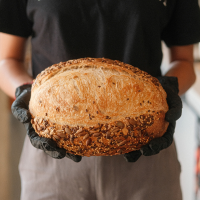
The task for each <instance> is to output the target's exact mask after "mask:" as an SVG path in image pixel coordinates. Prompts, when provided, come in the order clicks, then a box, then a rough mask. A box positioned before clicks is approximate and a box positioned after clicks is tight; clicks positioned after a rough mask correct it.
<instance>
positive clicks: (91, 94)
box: [29, 58, 168, 156]
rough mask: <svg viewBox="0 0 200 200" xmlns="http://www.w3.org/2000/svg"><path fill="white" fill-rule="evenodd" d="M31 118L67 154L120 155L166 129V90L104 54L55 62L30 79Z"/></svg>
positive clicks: (151, 79)
mask: <svg viewBox="0 0 200 200" xmlns="http://www.w3.org/2000/svg"><path fill="white" fill-rule="evenodd" d="M29 109H30V113H31V115H32V120H31V123H32V125H33V127H34V129H35V131H36V132H37V133H38V134H39V135H40V136H41V137H46V138H51V139H53V140H54V141H56V143H57V145H58V146H59V147H61V148H65V149H66V151H67V152H68V153H73V154H76V155H81V156H102V155H118V154H124V153H128V152H130V151H134V150H137V149H140V148H141V147H142V146H143V145H145V144H147V143H149V141H150V140H152V139H153V138H157V137H161V136H162V135H163V134H164V133H165V132H166V130H167V127H168V122H166V121H165V113H166V112H167V110H168V105H167V102H166V93H165V91H164V89H163V88H162V86H161V85H160V83H159V81H158V80H157V79H156V78H154V77H152V76H151V75H149V74H147V73H146V72H144V71H141V70H140V69H138V68H136V67H133V66H131V65H128V64H125V63H123V62H120V61H116V60H115V61H114V60H110V59H105V58H81V59H77V60H69V61H67V62H61V63H59V64H55V65H53V66H51V67H49V68H47V69H45V70H44V71H42V72H41V73H40V74H39V75H38V76H37V77H36V79H35V80H34V83H33V86H32V91H31V99H30V103H29Z"/></svg>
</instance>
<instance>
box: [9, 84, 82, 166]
mask: <svg viewBox="0 0 200 200" xmlns="http://www.w3.org/2000/svg"><path fill="white" fill-rule="evenodd" d="M31 86H32V85H31V84H27V85H22V86H20V87H18V88H17V89H16V92H15V96H16V100H15V101H14V102H13V104H12V106H11V110H12V113H13V115H14V116H15V117H16V118H17V119H18V120H19V121H20V122H21V123H23V124H24V126H25V128H26V130H27V135H28V137H29V139H30V141H31V144H32V145H33V146H34V147H36V148H37V149H41V150H43V151H44V152H45V153H46V154H48V155H49V156H51V157H53V158H57V159H61V158H64V157H65V156H66V157H68V158H70V159H72V160H73V161H75V162H80V161H81V159H82V157H81V156H77V155H73V154H70V153H66V150H65V149H63V148H59V147H57V144H56V142H55V141H54V140H52V139H49V138H43V137H40V136H39V135H38V134H37V133H36V132H35V130H34V128H33V127H32V124H31V115H30V113H29V108H28V105H29V101H30V96H31Z"/></svg>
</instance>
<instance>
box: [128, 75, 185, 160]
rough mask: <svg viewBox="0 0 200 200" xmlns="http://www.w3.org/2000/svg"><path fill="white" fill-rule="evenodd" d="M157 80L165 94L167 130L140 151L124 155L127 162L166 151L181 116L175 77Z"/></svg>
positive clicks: (180, 102)
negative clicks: (167, 108)
mask: <svg viewBox="0 0 200 200" xmlns="http://www.w3.org/2000/svg"><path fill="white" fill-rule="evenodd" d="M157 78H158V80H159V82H160V83H161V85H162V87H163V88H164V90H165V91H166V93H167V103H168V106H169V110H168V111H167V113H166V115H165V120H166V121H168V122H169V126H168V129H167V131H166V133H165V134H164V135H163V136H162V137H160V138H155V139H153V140H152V141H150V143H149V144H147V145H144V146H143V147H142V148H141V149H140V150H137V151H132V152H130V153H126V154H124V158H125V159H126V161H128V162H135V161H137V160H138V159H139V158H140V156H141V155H144V156H151V155H155V154H158V153H159V152H160V151H161V150H162V149H166V148H167V147H169V146H170V145H171V144H172V142H173V134H174V130H175V126H176V120H178V119H179V118H180V116H181V114H182V101H181V98H180V97H179V95H178V92H179V89H178V79H177V78H176V77H167V76H163V77H157Z"/></svg>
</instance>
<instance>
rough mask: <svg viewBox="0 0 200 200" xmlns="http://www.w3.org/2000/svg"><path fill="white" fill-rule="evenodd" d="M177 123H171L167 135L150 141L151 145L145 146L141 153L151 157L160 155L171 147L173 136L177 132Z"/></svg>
mask: <svg viewBox="0 0 200 200" xmlns="http://www.w3.org/2000/svg"><path fill="white" fill-rule="evenodd" d="M175 124H176V123H175V122H173V123H170V124H169V126H168V128H167V131H166V133H165V134H164V135H163V136H162V137H160V138H155V139H153V140H151V141H150V143H149V144H147V145H145V146H143V147H142V148H141V149H140V151H141V153H142V155H144V156H151V155H155V154H158V153H159V152H160V151H161V150H163V149H166V148H167V147H169V146H170V145H171V144H172V142H173V134H174V130H175Z"/></svg>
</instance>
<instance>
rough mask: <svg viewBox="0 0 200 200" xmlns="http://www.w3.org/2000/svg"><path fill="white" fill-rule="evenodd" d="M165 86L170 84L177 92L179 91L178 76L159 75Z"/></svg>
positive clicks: (161, 82)
mask: <svg viewBox="0 0 200 200" xmlns="http://www.w3.org/2000/svg"><path fill="white" fill-rule="evenodd" d="M157 79H158V80H159V82H160V84H161V85H162V87H163V88H165V86H169V87H170V88H171V89H172V90H173V91H174V92H175V93H176V94H178V93H179V88H178V78H177V77H174V76H159V77H157Z"/></svg>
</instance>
